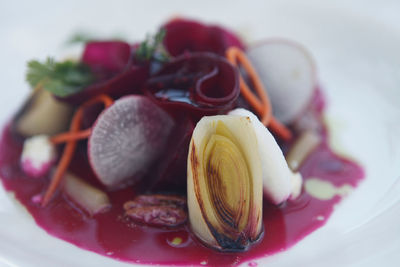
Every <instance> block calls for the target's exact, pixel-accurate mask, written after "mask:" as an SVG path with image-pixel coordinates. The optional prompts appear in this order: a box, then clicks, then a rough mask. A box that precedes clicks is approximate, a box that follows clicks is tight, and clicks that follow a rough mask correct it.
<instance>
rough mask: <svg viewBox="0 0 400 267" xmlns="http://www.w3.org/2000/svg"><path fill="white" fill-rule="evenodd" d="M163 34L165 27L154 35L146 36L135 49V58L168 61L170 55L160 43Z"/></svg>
mask: <svg viewBox="0 0 400 267" xmlns="http://www.w3.org/2000/svg"><path fill="white" fill-rule="evenodd" d="M165 34H166V31H165V29H160V30H159V31H158V32H157V33H156V34H155V35H154V36H147V37H146V40H144V41H143V42H141V43H140V45H139V47H138V49H137V50H136V58H137V59H138V60H140V61H151V60H154V61H158V62H166V61H168V60H169V58H170V55H169V54H168V52H167V50H166V49H165V47H164V45H163V43H162V42H163V40H164V37H165Z"/></svg>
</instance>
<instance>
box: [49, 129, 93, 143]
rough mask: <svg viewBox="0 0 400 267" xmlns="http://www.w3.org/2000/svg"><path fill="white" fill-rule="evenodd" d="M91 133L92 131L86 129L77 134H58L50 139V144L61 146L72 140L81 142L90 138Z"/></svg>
mask: <svg viewBox="0 0 400 267" xmlns="http://www.w3.org/2000/svg"><path fill="white" fill-rule="evenodd" d="M91 133H92V129H86V130H83V131H80V132H77V133H72V132H66V133H62V134H58V135H56V136H53V137H51V138H50V142H52V143H53V144H55V145H57V144H61V143H65V142H68V141H73V140H81V139H86V138H88V137H89V136H90V134H91Z"/></svg>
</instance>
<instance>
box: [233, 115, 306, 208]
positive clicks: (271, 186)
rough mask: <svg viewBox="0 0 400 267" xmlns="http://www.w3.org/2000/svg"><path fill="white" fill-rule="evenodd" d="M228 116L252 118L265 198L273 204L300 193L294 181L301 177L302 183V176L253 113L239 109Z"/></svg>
mask: <svg viewBox="0 0 400 267" xmlns="http://www.w3.org/2000/svg"><path fill="white" fill-rule="evenodd" d="M228 115H237V116H244V117H248V118H250V121H251V123H252V125H253V127H254V131H255V133H256V137H257V142H258V153H259V154H260V158H261V167H262V177H263V189H264V196H266V197H267V198H268V200H269V201H271V202H272V203H273V204H280V203H282V202H284V201H286V200H287V199H288V198H289V197H290V196H291V195H292V193H293V192H292V191H298V188H293V186H292V180H294V181H297V182H298V181H299V176H300V183H301V174H299V173H293V172H292V171H291V170H290V169H289V167H288V164H287V163H286V160H285V157H284V156H283V153H282V150H281V149H280V147H279V146H278V144H277V143H276V141H275V139H274V137H273V136H272V134H271V133H270V132H269V130H268V129H267V128H266V127H265V126H264V125H263V124H262V123H261V122H260V121H259V120H258V118H257V117H256V116H255V115H254V114H253V113H251V112H250V111H248V110H246V109H242V108H238V109H235V110H232V111H230V112H229V113H228ZM293 176H297V177H293Z"/></svg>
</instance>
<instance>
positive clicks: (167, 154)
mask: <svg viewBox="0 0 400 267" xmlns="http://www.w3.org/2000/svg"><path fill="white" fill-rule="evenodd" d="M194 126H195V125H194V123H193V122H192V121H191V120H190V119H189V118H188V117H183V118H182V119H181V120H180V121H178V122H177V125H176V127H175V128H174V130H173V131H172V133H171V135H170V138H169V141H168V145H167V146H166V148H165V151H164V154H163V156H162V161H160V162H159V164H158V165H157V168H156V169H154V170H153V171H152V172H151V174H150V175H149V176H150V177H151V179H149V182H150V183H152V185H151V186H150V187H151V188H152V190H155V191H162V192H165V191H172V192H182V191H185V190H186V170H187V155H188V150H189V143H190V139H191V137H192V133H193V129H194Z"/></svg>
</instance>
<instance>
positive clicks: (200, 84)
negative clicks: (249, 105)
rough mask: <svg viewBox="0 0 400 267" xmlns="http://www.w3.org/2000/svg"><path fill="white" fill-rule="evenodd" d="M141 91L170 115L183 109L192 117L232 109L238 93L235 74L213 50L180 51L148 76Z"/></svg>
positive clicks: (232, 67) (229, 65) (234, 69)
mask: <svg viewBox="0 0 400 267" xmlns="http://www.w3.org/2000/svg"><path fill="white" fill-rule="evenodd" d="M144 92H145V94H146V95H148V96H149V97H151V98H152V99H153V100H154V101H156V103H157V104H158V105H160V106H162V107H163V108H165V109H166V110H167V111H168V112H170V113H171V114H172V115H173V116H174V117H179V116H180V115H181V114H183V113H182V112H184V114H185V115H191V116H192V118H193V119H194V120H195V121H196V120H198V119H200V118H201V117H202V116H205V115H214V114H222V113H226V112H227V111H228V110H230V109H232V107H233V106H234V105H235V103H236V100H237V98H238V96H239V76H238V72H237V69H236V68H235V67H234V66H233V65H231V64H230V63H229V62H228V61H227V60H225V58H223V57H220V56H218V55H216V54H212V53H205V52H202V53H190V54H184V55H181V56H179V57H177V58H175V59H174V60H172V61H171V62H169V63H167V64H165V65H164V67H163V68H162V69H161V70H160V71H159V72H158V73H157V74H156V75H154V76H152V77H151V78H150V79H149V80H148V81H147V83H146V85H145V87H144Z"/></svg>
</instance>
